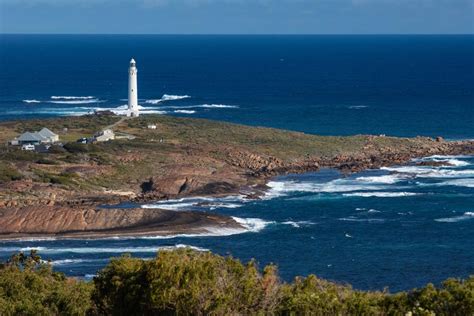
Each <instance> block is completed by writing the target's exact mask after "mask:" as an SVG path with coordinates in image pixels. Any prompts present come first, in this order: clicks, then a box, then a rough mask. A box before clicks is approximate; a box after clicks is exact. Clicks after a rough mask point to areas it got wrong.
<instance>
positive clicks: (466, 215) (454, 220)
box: [435, 212, 474, 223]
mask: <svg viewBox="0 0 474 316" xmlns="http://www.w3.org/2000/svg"><path fill="white" fill-rule="evenodd" d="M469 219H474V212H465V213H464V214H463V215H460V216H454V217H446V218H437V219H435V221H437V222H441V223H457V222H460V221H465V220H469Z"/></svg>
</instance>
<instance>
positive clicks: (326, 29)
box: [0, 0, 474, 34]
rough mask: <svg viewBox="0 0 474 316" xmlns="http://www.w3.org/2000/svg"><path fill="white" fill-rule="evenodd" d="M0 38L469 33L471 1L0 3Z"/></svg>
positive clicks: (473, 29) (473, 19) (473, 16)
mask: <svg viewBox="0 0 474 316" xmlns="http://www.w3.org/2000/svg"><path fill="white" fill-rule="evenodd" d="M0 33H92V34H466V33H468V34H472V33H474V0H0Z"/></svg>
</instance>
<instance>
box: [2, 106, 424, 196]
mask: <svg viewBox="0 0 474 316" xmlns="http://www.w3.org/2000/svg"><path fill="white" fill-rule="evenodd" d="M120 118H121V117H119V116H82V117H61V118H51V119H44V120H23V121H16V122H4V123H0V131H1V132H2V133H0V142H3V143H6V142H7V141H8V139H10V138H11V137H12V136H14V135H18V134H19V133H21V132H24V131H28V130H29V131H33V130H39V129H41V128H43V127H47V128H49V129H50V130H52V131H54V132H56V133H58V134H59V135H60V141H62V142H64V143H66V144H65V146H64V149H63V150H60V148H55V149H54V150H52V151H51V152H50V153H47V154H37V153H34V152H26V151H21V150H18V149H12V146H6V145H3V146H0V163H1V164H2V165H3V164H9V166H10V167H9V168H4V169H3V170H0V171H1V173H2V175H0V177H1V178H2V179H9V178H10V179H13V178H15V177H11V176H9V175H11V174H15V173H12V172H13V171H16V172H17V173H18V174H21V173H22V172H20V170H21V169H22V168H26V166H25V164H30V167H32V168H33V169H34V170H39V171H42V172H43V173H46V174H48V173H50V172H51V170H50V167H51V166H54V167H55V168H56V169H55V170H54V171H55V175H53V176H45V177H46V179H45V177H44V176H39V177H37V178H36V177H34V178H33V180H35V179H36V180H38V181H43V182H44V181H50V182H53V183H57V184H60V185H63V184H66V185H68V186H77V187H78V188H94V187H95V188H97V189H99V188H103V187H106V188H114V189H115V188H117V187H123V188H125V187H128V188H130V183H136V182H137V181H143V180H145V179H148V178H149V177H150V176H160V175H163V174H165V173H167V172H171V171H176V172H179V170H180V168H182V167H183V166H188V167H193V166H194V167H196V168H204V167H208V168H209V169H212V170H217V171H219V170H221V169H222V168H224V166H225V163H224V162H225V161H226V159H227V158H228V151H229V150H231V151H233V152H244V153H251V154H256V155H259V156H263V157H265V156H272V157H275V158H278V159H279V160H281V161H283V162H293V161H297V160H304V159H306V158H309V157H320V158H324V157H335V156H337V155H357V154H360V153H361V152H362V151H364V146H366V145H367V143H368V142H370V143H371V146H375V147H377V148H384V147H393V148H401V147H403V146H405V147H408V148H409V147H416V146H418V145H420V144H422V143H426V139H416V138H415V139H407V138H392V137H375V138H374V137H371V136H367V135H356V136H348V137H340V136H317V135H309V134H305V133H300V132H292V131H285V130H279V129H273V128H262V127H249V126H243V125H238V124H230V123H225V122H217V121H210V120H204V119H193V118H178V117H170V116H163V115H146V116H142V117H139V118H135V119H129V120H123V121H121V122H120V123H119V124H117V125H116V126H114V131H115V132H118V133H125V134H130V135H134V136H136V138H135V139H134V140H127V139H120V140H119V139H117V140H113V141H109V142H104V143H96V144H87V145H85V144H79V143H75V140H76V139H78V138H80V137H90V136H92V135H93V134H94V133H95V132H97V131H100V130H102V129H104V128H105V127H107V126H109V125H111V124H113V123H116V122H119V120H120ZM150 123H153V124H156V125H157V129H156V130H151V129H148V128H147V125H148V124H150ZM65 128H67V131H65ZM75 165H87V166H89V167H94V168H96V167H97V166H98V168H99V171H100V170H102V171H101V172H98V173H96V174H94V173H92V174H91V175H87V176H82V177H80V178H78V179H72V180H71V179H69V178H68V177H64V176H58V175H59V174H61V172H63V171H64V170H65V169H66V168H68V167H69V166H75ZM47 168H49V169H47ZM61 168H62V169H61ZM100 168H102V169H100ZM12 170H13V171H12ZM48 179H49V180H48ZM134 185H135V184H134ZM135 186H138V185H135Z"/></svg>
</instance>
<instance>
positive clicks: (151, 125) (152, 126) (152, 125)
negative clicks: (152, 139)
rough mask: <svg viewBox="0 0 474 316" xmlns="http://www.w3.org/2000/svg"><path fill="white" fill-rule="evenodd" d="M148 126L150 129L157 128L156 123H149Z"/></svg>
mask: <svg viewBox="0 0 474 316" xmlns="http://www.w3.org/2000/svg"><path fill="white" fill-rule="evenodd" d="M148 128H149V129H156V125H155V124H148Z"/></svg>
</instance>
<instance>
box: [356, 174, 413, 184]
mask: <svg viewBox="0 0 474 316" xmlns="http://www.w3.org/2000/svg"><path fill="white" fill-rule="evenodd" d="M405 178H406V177H403V176H401V175H397V174H388V175H383V176H370V177H358V178H356V180H357V181H362V182H368V183H385V184H392V183H396V182H399V181H400V180H403V179H405Z"/></svg>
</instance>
